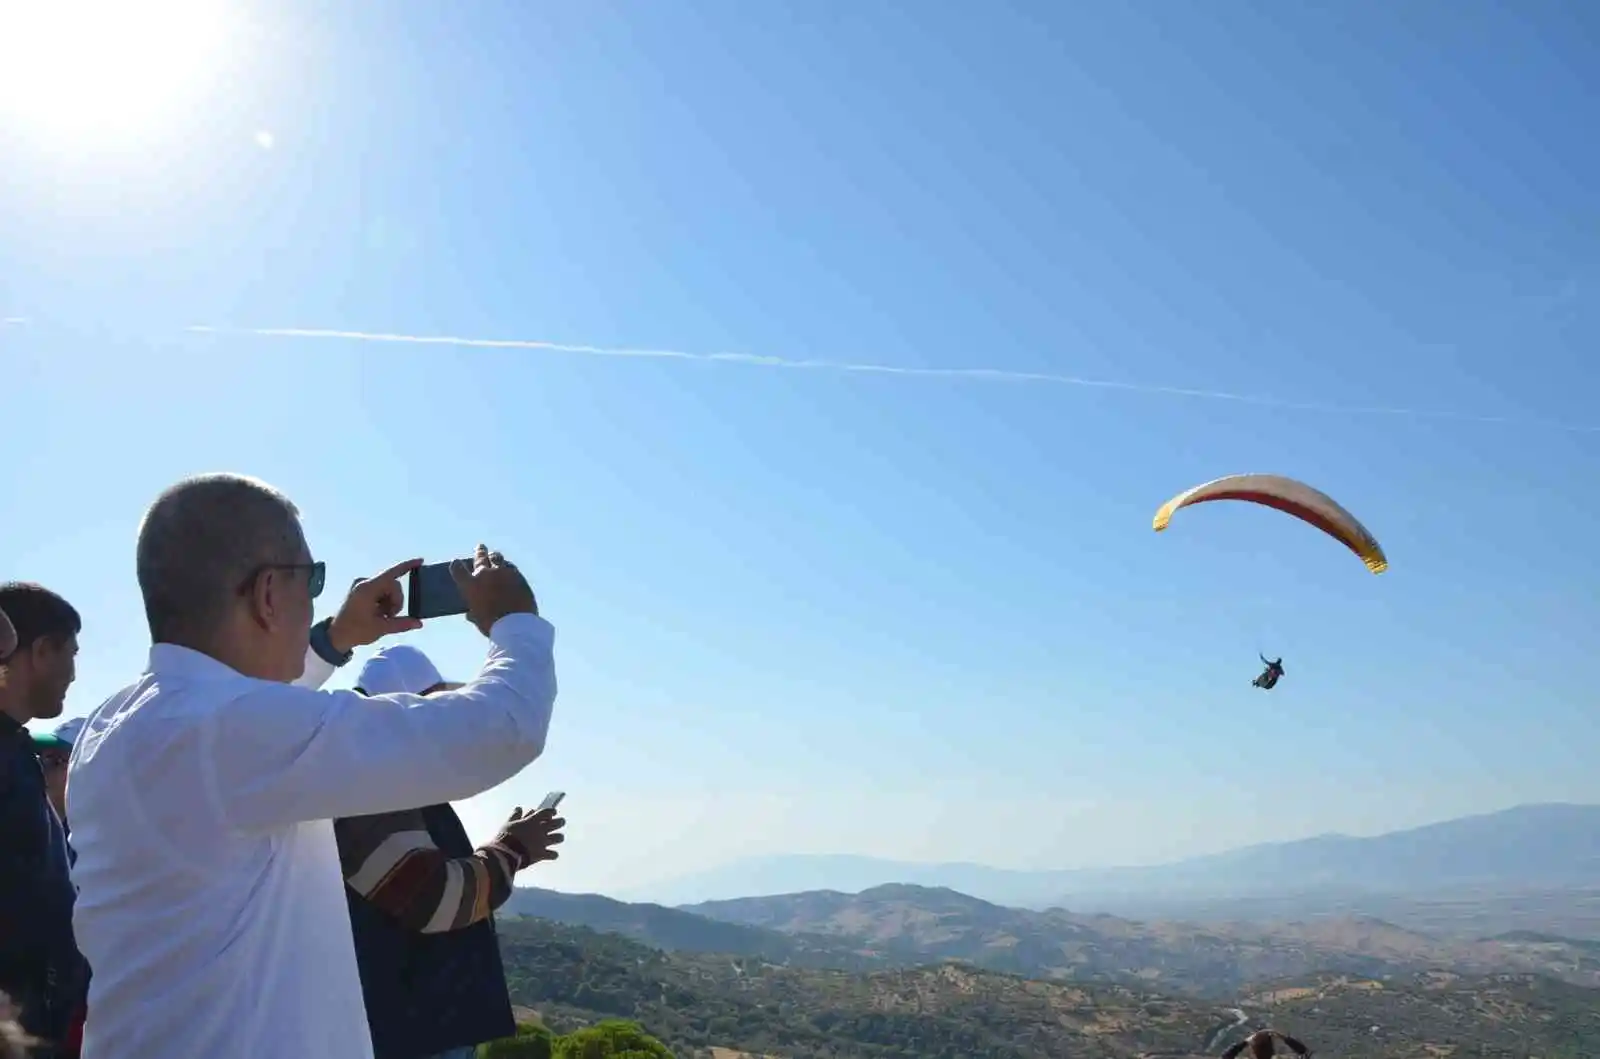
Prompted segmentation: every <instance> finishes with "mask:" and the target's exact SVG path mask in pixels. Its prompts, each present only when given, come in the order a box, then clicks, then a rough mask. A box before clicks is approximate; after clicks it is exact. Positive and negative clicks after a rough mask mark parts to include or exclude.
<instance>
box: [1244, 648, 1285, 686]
mask: <svg viewBox="0 0 1600 1059" xmlns="http://www.w3.org/2000/svg"><path fill="white" fill-rule="evenodd" d="M1261 661H1262V662H1263V663H1264V664H1265V665H1266V667H1267V668H1266V669H1263V670H1262V671H1261V675H1260V676H1259V677H1256V678H1255V679H1254V680H1252V681H1251V682H1250V684H1251V686H1252V687H1257V688H1261V689H1262V690H1263V691H1271V690H1272V689H1273V688H1274V687H1276V686H1277V683H1278V678H1279V677H1281V676H1283V659H1281V658H1280V659H1278V660H1277V661H1276V662H1268V661H1267V656H1266V655H1262V656H1261Z"/></svg>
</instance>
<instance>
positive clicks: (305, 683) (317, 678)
mask: <svg viewBox="0 0 1600 1059" xmlns="http://www.w3.org/2000/svg"><path fill="white" fill-rule="evenodd" d="M334 669H335V667H334V665H333V664H332V663H330V662H328V661H326V660H324V659H323V657H322V656H321V655H319V654H317V649H316V648H315V647H308V648H306V668H305V672H303V673H301V674H300V676H299V678H298V679H296V680H295V681H294V683H293V684H292V685H291V687H296V688H306V689H307V690H309V691H316V690H317V689H318V688H320V687H322V685H324V684H326V683H327V682H328V678H329V677H331V676H333V674H334Z"/></svg>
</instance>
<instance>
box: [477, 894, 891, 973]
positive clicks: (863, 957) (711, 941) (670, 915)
mask: <svg viewBox="0 0 1600 1059" xmlns="http://www.w3.org/2000/svg"><path fill="white" fill-rule="evenodd" d="M500 914H501V915H502V916H507V915H516V916H533V917H537V918H539V919H548V920H550V921H551V922H555V923H566V924H570V925H572V926H579V927H588V928H590V929H591V930H599V931H604V932H606V933H611V934H621V935H623V936H624V937H628V938H632V939H633V940H635V941H639V942H643V943H644V944H646V945H653V946H655V947H656V948H658V949H667V950H670V951H673V952H723V953H734V954H737V955H740V956H753V957H757V958H759V959H762V960H766V961H768V962H770V963H775V964H787V965H792V966H796V967H832V968H837V969H840V970H871V969H873V968H876V967H883V966H888V965H889V961H886V960H885V959H883V958H881V957H878V956H875V955H873V954H871V953H868V952H863V951H861V948H862V947H861V946H857V945H853V944H850V943H848V942H846V941H844V940H841V939H839V938H829V937H820V936H819V937H813V936H810V935H808V934H807V933H806V932H805V931H793V932H789V933H784V932H780V931H774V930H767V929H764V928H761V927H752V926H745V925H743V924H739V923H733V922H728V921H726V920H718V919H712V918H709V917H706V916H702V915H696V914H694V913H692V912H685V911H681V910H679V909H676V908H664V907H662V906H661V905H655V904H629V903H627V902H624V901H617V900H614V899H612V898H610V897H604V896H602V895H600V894H564V893H559V892H557V891H555V890H541V889H537V888H534V887H520V886H519V887H517V888H516V889H514V890H513V891H512V894H511V897H510V899H509V900H508V901H507V902H506V903H505V905H503V906H502V907H501V910H500Z"/></svg>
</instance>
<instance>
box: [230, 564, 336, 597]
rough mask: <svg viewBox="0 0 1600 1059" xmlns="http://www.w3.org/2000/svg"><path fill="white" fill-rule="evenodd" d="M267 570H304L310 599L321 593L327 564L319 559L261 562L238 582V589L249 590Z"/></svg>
mask: <svg viewBox="0 0 1600 1059" xmlns="http://www.w3.org/2000/svg"><path fill="white" fill-rule="evenodd" d="M268 570H304V571H306V589H307V591H309V592H310V593H311V598H312V599H316V598H317V597H318V596H320V595H322V587H323V585H325V584H326V583H327V581H328V564H327V563H324V562H321V561H320V560H319V561H318V562H314V563H262V564H261V565H260V566H258V567H256V568H255V569H254V570H252V571H250V576H249V577H247V578H245V579H244V581H242V582H241V583H240V585H239V591H240V592H249V591H250V589H251V587H252V586H253V585H254V584H255V583H256V578H258V577H260V576H261V575H262V574H263V573H265V572H266V571H268Z"/></svg>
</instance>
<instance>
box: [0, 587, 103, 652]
mask: <svg viewBox="0 0 1600 1059" xmlns="http://www.w3.org/2000/svg"><path fill="white" fill-rule="evenodd" d="M0 610H3V611H5V613H6V616H7V617H9V618H10V619H11V624H12V626H13V627H14V628H15V629H16V630H17V650H19V651H20V650H22V649H23V648H25V647H27V646H29V645H30V644H32V643H33V642H34V641H35V640H42V639H44V638H46V637H50V638H53V639H57V640H65V639H66V638H67V637H69V636H76V635H78V633H80V632H82V631H83V619H82V618H81V617H79V616H78V612H77V610H76V609H74V607H73V606H72V604H71V603H68V602H67V601H66V600H64V599H62V598H61V597H60V596H58V595H56V594H55V593H54V592H52V591H50V590H49V589H48V588H45V587H44V586H43V585H36V584H34V583H33V582H31V581H7V582H6V583H5V584H3V585H0Z"/></svg>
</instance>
